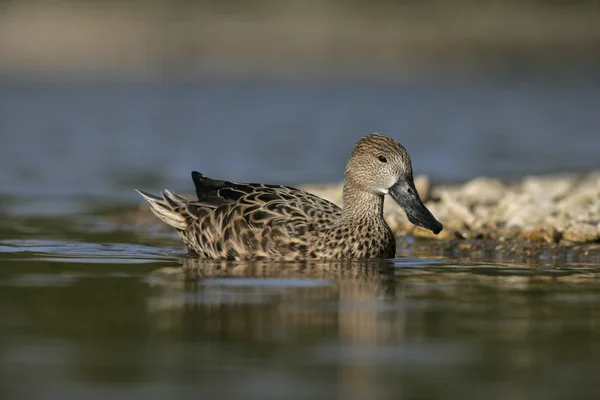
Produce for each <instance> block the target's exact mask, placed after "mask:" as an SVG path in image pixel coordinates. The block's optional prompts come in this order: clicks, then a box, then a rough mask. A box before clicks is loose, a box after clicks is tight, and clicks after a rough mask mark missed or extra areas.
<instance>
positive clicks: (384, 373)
mask: <svg viewBox="0 0 600 400" xmlns="http://www.w3.org/2000/svg"><path fill="white" fill-rule="evenodd" d="M59 244H60V245H59V246H48V243H44V246H46V247H47V248H48V249H47V251H51V252H55V253H53V256H49V254H50V253H47V254H36V253H33V252H27V251H25V250H26V249H24V248H23V247H21V248H17V249H16V250H15V251H16V252H13V253H0V263H2V264H1V266H2V268H0V314H1V315H2V316H3V318H2V319H0V387H6V388H7V389H8V390H7V392H8V393H9V394H10V395H11V396H12V397H13V398H39V397H44V394H45V393H47V391H48V390H52V393H58V394H59V397H60V394H61V393H63V394H66V393H69V394H70V395H73V396H76V397H85V398H98V399H101V398H107V397H110V396H114V395H115V394H116V393H122V391H123V390H125V391H126V392H127V393H128V396H129V397H132V398H136V397H139V398H148V397H161V398H173V397H190V396H197V397H200V398H215V397H244V398H255V399H264V398H267V399H269V398H272V399H276V398H289V397H290V394H294V395H296V396H298V397H311V398H336V397H343V398H350V399H353V398H357V399H358V398H360V399H362V398H375V399H377V398H398V397H400V398H402V397H415V396H416V397H422V398H439V397H444V398H450V399H464V398H489V399H504V398H544V399H552V398H561V397H562V398H574V397H577V398H585V397H586V396H587V394H589V393H596V392H595V391H594V392H592V390H594V388H596V385H597V384H596V382H597V373H596V371H597V370H598V368H600V361H599V360H600V340H599V339H598V338H599V337H600V307H598V304H600V294H598V293H600V290H598V289H600V279H599V278H600V269H598V267H597V266H594V265H586V266H579V267H578V268H554V267H553V268H550V267H544V266H540V267H537V268H529V267H522V266H518V265H497V264H496V265H487V264H455V263H454V264H450V263H447V262H444V261H435V262H433V261H427V260H423V259H394V260H372V261H362V262H361V261H352V262H302V263H277V264H272V263H264V262H263V263H257V262H255V263H243V262H237V263H228V262H213V261H205V260H198V259H190V258H179V259H177V261H175V262H176V264H175V266H173V267H169V268H160V269H158V268H159V267H160V266H161V265H165V262H167V261H166V260H165V259H162V260H160V259H155V260H154V261H153V260H151V259H148V258H147V257H149V255H150V254H151V253H153V252H152V251H150V250H149V249H146V248H140V247H136V246H131V247H130V250H131V252H129V253H128V254H129V255H128V256H127V257H125V258H124V259H123V260H122V262H120V263H114V261H115V260H114V257H115V254H116V253H115V250H117V249H121V248H125V247H127V245H122V246H115V245H113V246H108V247H107V249H108V255H110V257H107V258H102V257H100V258H98V260H97V261H98V262H95V263H93V264H91V263H88V262H86V260H87V259H88V258H89V257H90V256H91V254H80V255H79V256H80V257H81V261H80V262H78V260H77V257H76V254H75V253H74V251H73V248H72V247H71V246H67V245H66V244H65V243H59ZM8 245H12V246H13V247H14V243H12V244H11V243H10V242H8ZM8 247H10V246H8ZM35 248H36V249H37V251H39V250H40V247H39V246H37V247H35ZM85 248H86V247H85V246H84V247H82V249H85ZM136 252H139V253H140V254H141V256H142V257H143V258H142V259H140V261H142V260H143V259H145V263H141V262H140V263H137V262H130V260H129V259H128V257H129V256H131V254H134V253H136ZM95 255H96V256H101V255H102V254H95ZM67 258H68V259H69V262H64V261H65V260H66V259H67ZM171 259H172V258H171ZM170 263H171V265H173V264H172V262H170ZM50 278H52V279H50ZM48 388H50V389H48ZM588 397H589V396H588ZM590 398H594V397H593V396H591V397H590Z"/></svg>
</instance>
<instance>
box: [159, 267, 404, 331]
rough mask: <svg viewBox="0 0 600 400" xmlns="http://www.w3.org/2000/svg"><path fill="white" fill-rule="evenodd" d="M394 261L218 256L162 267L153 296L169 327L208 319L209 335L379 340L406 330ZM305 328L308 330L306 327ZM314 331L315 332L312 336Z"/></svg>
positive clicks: (204, 325)
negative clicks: (245, 259) (263, 259)
mask: <svg viewBox="0 0 600 400" xmlns="http://www.w3.org/2000/svg"><path fill="white" fill-rule="evenodd" d="M393 269H394V268H393V265H392V263H391V262H390V261H388V260H369V261H343V262H342V261H336V262H325V261H323V262H315V261H313V262H299V263H290V262H285V263H265V262H260V263H259V262H238V263H231V262H214V261H206V260H200V259H192V258H189V259H185V260H184V261H183V268H172V269H162V270H160V271H157V273H156V275H155V276H156V277H157V280H156V281H157V282H159V283H160V285H157V286H158V287H159V289H158V290H157V292H156V296H154V297H152V298H151V300H150V303H149V310H150V311H151V312H152V313H154V314H155V315H156V317H157V319H156V321H157V322H158V326H159V327H160V328H162V329H166V330H171V329H182V330H184V331H185V330H186V329H187V328H189V327H190V325H196V324H202V328H203V329H202V330H203V331H204V332H205V334H209V332H212V334H216V333H219V334H220V335H226V336H238V335H239V336H240V337H243V338H248V337H253V338H254V339H260V338H263V339H264V338H269V337H272V335H274V334H277V335H278V336H279V337H280V338H283V339H285V338H286V337H288V338H294V337H299V336H302V337H306V336H305V334H310V332H313V333H317V332H319V336H322V334H323V333H326V332H328V333H329V334H330V335H332V336H335V338H336V339H337V340H342V341H348V342H376V341H379V340H387V339H390V338H391V337H397V336H399V335H401V333H402V329H401V328H402V324H403V319H404V318H403V310H404V307H403V298H402V294H401V293H397V291H398V286H397V285H396V282H395V281H394V274H393ZM300 333H302V334H300ZM309 336H310V335H309Z"/></svg>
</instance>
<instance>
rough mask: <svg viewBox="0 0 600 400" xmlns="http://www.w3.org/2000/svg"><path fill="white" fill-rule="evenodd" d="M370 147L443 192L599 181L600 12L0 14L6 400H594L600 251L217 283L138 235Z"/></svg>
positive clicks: (209, 272) (275, 269)
mask: <svg viewBox="0 0 600 400" xmlns="http://www.w3.org/2000/svg"><path fill="white" fill-rule="evenodd" d="M371 132H385V133H387V134H389V135H391V136H393V137H394V138H396V139H397V140H398V141H400V142H401V143H403V144H404V145H405V147H406V148H407V149H408V151H409V153H410V154H411V156H412V159H413V167H414V171H415V174H416V175H422V174H426V175H428V176H429V177H430V178H431V181H432V182H433V183H434V184H437V183H453V182H464V181H467V180H470V179H472V178H474V177H478V176H482V175H486V176H492V177H498V178H501V179H503V180H518V179H520V178H522V177H523V176H525V175H529V174H551V173H558V172H579V171H589V170H592V169H599V168H600V157H599V150H600V1H598V0H520V1H519V0H512V1H510V0H506V1H501V0H496V1H493V0H490V1H483V0H482V1H475V0H470V1H468V0H458V1H455V0H448V1H442V0H419V1H417V0H395V1H394V0H364V1H357V0H354V1H353V0H346V1H344V0H199V1H191V0H187V1H183V0H111V1H100V0H78V1H76V0H57V1H52V0H0V316H2V317H1V318H0V398H2V399H5V398H6V399H8V398H14V399H29V398H31V399H43V398H60V399H70V398H76V399H79V398H85V399H102V400H104V399H106V398H110V399H116V398H127V399H135V398H140V399H144V400H147V399H153V398H188V397H194V398H207V399H212V398H217V399H219V398H244V399H260V400H264V399H281V398H292V397H293V398H315V399H321V398H325V399H332V398H344V399H388V398H394V399H396V398H406V399H408V398H427V399H428V398H445V399H460V400H464V399H472V398H474V399H480V398H485V399H490V400H495V399H534V398H537V399H544V400H547V399H565V398H566V399H574V398H577V399H588V398H589V399H597V398H598V392H599V390H598V388H599V387H598V372H597V371H598V370H600V339H599V338H600V312H599V311H600V308H599V307H598V304H599V301H600V297H599V295H598V293H600V285H599V282H600V279H599V278H600V270H599V269H598V254H600V250H599V249H600V247H598V246H599V245H598V243H593V244H590V245H589V246H588V247H585V248H582V247H574V248H573V249H571V248H567V250H565V249H562V250H561V249H558V250H557V249H556V248H555V247H553V248H551V249H550V250H548V248H543V247H541V249H540V248H539V247H538V245H539V243H534V244H531V245H529V247H527V246H525V247H523V246H522V242H519V241H517V240H515V241H513V242H510V241H507V242H506V243H504V242H502V243H500V242H499V241H497V242H494V241H490V242H486V241H485V240H479V239H477V240H476V241H477V242H486V243H487V244H489V245H490V246H489V247H482V248H479V249H474V247H471V245H472V244H473V242H474V241H472V240H464V241H461V242H460V243H458V241H456V242H455V241H436V242H434V241H431V240H428V239H422V238H421V239H419V238H414V237H413V236H410V235H409V236H399V237H398V243H399V244H400V246H399V248H398V253H397V255H398V258H396V259H393V260H375V261H374V262H373V263H369V262H365V263H360V262H350V263H298V264H293V263H289V264H286V265H269V264H252V263H250V264H244V263H232V264H228V265H221V264H211V263H210V262H206V261H205V260H197V259H193V258H188V257H186V255H185V250H184V249H183V246H182V243H181V241H180V240H179V238H178V237H177V236H176V233H175V232H173V230H171V229H167V228H166V226H164V224H162V223H160V222H159V221H158V220H157V219H156V218H154V217H153V216H151V215H148V218H149V219H151V220H152V222H149V223H148V224H146V225H144V223H143V221H144V218H143V211H144V210H147V208H146V206H147V205H146V204H143V203H144V201H143V200H142V198H141V197H140V196H139V195H137V194H136V193H135V192H134V191H133V189H134V188H139V189H142V190H146V191H149V192H153V193H156V192H157V191H158V190H160V189H163V188H169V189H172V190H175V191H178V192H181V193H182V194H189V193H193V184H192V181H191V178H190V172H191V171H192V170H199V171H201V172H203V173H205V174H206V175H208V176H211V177H214V178H224V179H229V180H238V181H253V182H257V181H259V182H261V181H262V182H268V183H285V184H290V185H298V184H305V183H308V184H310V183H329V182H339V181H341V180H342V178H343V171H344V166H345V163H346V160H347V158H348V156H349V154H350V151H351V149H352V147H353V146H354V144H355V142H356V141H357V140H358V139H359V138H360V137H361V136H363V135H365V134H367V133H371ZM596 177H597V176H596ZM594 179H596V178H594ZM589 182H592V180H591V179H590V180H589ZM596 182H597V180H595V181H593V182H592V183H590V185H591V186H590V191H591V192H592V193H593V191H594V190H595V188H597V186H593V185H596ZM530 183H531V182H530ZM546 183H547V182H545V181H542V182H541V183H540V184H539V185H538V186H543V187H544V188H546ZM563 183H564V182H560V181H559V182H558V185H559V191H556V190H555V189H556V188H555V187H550V188H549V189H550V190H549V191H550V192H553V193H554V194H552V196H547V198H551V199H552V200H555V199H556V198H558V197H561V198H562V196H563V194H564V193H565V192H566V191H570V190H571V189H572V187H574V186H569V185H567V186H565V185H563ZM592 184H593V185H592ZM529 186H534V187H537V186H535V185H531V184H530V185H529ZM474 187H475V189H473V190H475V191H477V188H479V187H481V186H474ZM484 188H485V186H484ZM492 188H496V193H497V192H498V191H500V192H502V193H503V192H504V191H507V189H506V188H504V187H502V186H500V189H498V186H497V185H496V186H492ZM511 193H513V192H508V194H509V196H507V198H508V200H509V202H510V201H512V202H510V206H511V207H510V208H507V210H516V211H510V212H514V213H515V214H516V212H517V211H518V212H520V214H521V215H523V214H527V213H530V212H531V213H532V214H534V213H533V211H539V210H538V209H537V205H538V204H539V202H538V198H537V197H535V196H529V195H528V194H527V193H526V194H527V196H521V197H522V198H525V199H526V200H527V203H525V204H526V205H527V207H519V204H520V203H518V202H515V201H514V197H512V198H511V197H510V194H511ZM556 193H559V194H560V196H559V194H556ZM586 193H587V192H586ZM586 196H587V194H586ZM582 199H583V200H582ZM574 200H575V201H573V202H565V203H564V204H566V206H565V207H572V208H573V210H574V211H573V212H574V213H575V212H578V210H581V209H584V210H588V209H590V210H591V209H592V208H593V207H594V205H595V204H598V203H593V202H594V201H595V200H597V198H594V197H593V196H592V195H590V196H588V197H585V198H584V197H583V196H581V197H577V196H575V197H574ZM588 200H589V201H588ZM576 202H577V203H576ZM588 203H589V204H588ZM561 204H563V203H561ZM433 205H435V204H433ZM546 205H547V204H546ZM142 206H143V207H144V208H140V207H142ZM440 209H441V208H440ZM464 209H465V207H462V208H459V211H464ZM545 210H547V208H544V209H543V210H542V212H546V211H545ZM594 210H595V213H596V214H594V215H597V213H598V211H599V210H600V208H598V207H597V206H596V208H595V209H594ZM467 211H469V210H467ZM586 212H587V211H586ZM506 213H509V211H506ZM146 214H149V213H146ZM435 214H436V215H438V214H437V212H436V213H435ZM457 214H458V213H457ZM464 214H465V213H464V212H463V214H462V215H464ZM467 214H468V216H472V215H473V214H469V213H467ZM536 214H539V212H538V213H536ZM557 215H558V214H557ZM565 215H566V214H565ZM568 215H571V214H568ZM138 216H139V217H138ZM582 216H583V218H587V217H586V216H587V214H581V215H580V216H579V217H582ZM438 217H439V215H438ZM136 218H139V221H138V220H137V219H136ZM473 218H475V217H473ZM565 218H567V217H565ZM568 218H571V217H570V216H569V217H568ZM599 221H600V220H593V221H586V222H590V224H587V225H585V226H586V227H587V228H589V229H591V230H592V231H593V234H594V235H595V236H594V237H593V238H592V239H591V240H595V241H596V242H597V241H598V237H599V236H598V235H597V230H596V229H595V228H596V225H591V224H592V223H593V224H598V222H599ZM476 222H479V221H476ZM568 222H569V220H567V223H568ZM152 223H154V224H155V225H150V224H152ZM444 223H446V222H445V221H444ZM159 225H160V226H159ZM580 225H583V224H580ZM492 226H494V225H492ZM486 227H487V225H486ZM446 228H448V225H446ZM161 229H162V230H161ZM478 229H479V228H478ZM485 229H488V228H485ZM589 229H588V231H589ZM598 229H600V225H598ZM489 230H493V229H492V228H489ZM448 231H449V229H446V232H448ZM450 232H452V231H450ZM553 232H554V233H556V235H558V232H557V231H556V230H555V231H553ZM551 233H552V231H551ZM477 235H478V233H477V232H475V233H474V234H473V236H467V238H471V237H472V238H479V237H480V236H477ZM556 235H555V236H556ZM451 237H453V236H451ZM556 237H557V236H556ZM542 240H546V239H542ZM551 240H554V239H552V238H551ZM433 243H438V244H440V243H442V244H441V245H439V246H446V244H444V243H447V246H448V247H447V248H445V247H441V248H442V250H439V251H438V252H437V253H436V247H435V244H433ZM547 246H552V245H549V244H548V245H547ZM594 246H595V247H594ZM532 247H534V248H533V250H532ZM430 249H433V250H430ZM445 249H448V252H446V250H445ZM455 249H457V252H455V251H454V250H455ZM488 250H489V251H488ZM554 250H556V251H554ZM457 254H458V255H457ZM442 255H443V257H442ZM588 255H589V256H590V257H589V259H593V260H595V261H594V262H595V264H593V263H591V262H590V263H584V262H583V261H582V258H579V257H580V256H581V257H583V256H586V257H587V256H588ZM594 257H595V258H594ZM425 258H426V259H425ZM169 267H171V268H169ZM182 267H183V268H182ZM532 267H533V268H532ZM182 271H187V272H189V271H191V272H192V273H193V274H197V276H195V277H194V276H192V278H195V279H190V280H184V279H183V277H182V274H183V273H182ZM232 383H233V384H232Z"/></svg>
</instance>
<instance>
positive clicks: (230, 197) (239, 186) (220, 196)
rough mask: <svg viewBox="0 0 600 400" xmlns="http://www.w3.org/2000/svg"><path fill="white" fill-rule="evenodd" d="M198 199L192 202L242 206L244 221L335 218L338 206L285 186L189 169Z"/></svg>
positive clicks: (216, 205) (215, 206) (338, 209)
mask: <svg viewBox="0 0 600 400" xmlns="http://www.w3.org/2000/svg"><path fill="white" fill-rule="evenodd" d="M192 179H193V181H194V185H195V186H196V195H197V196H198V201H195V202H193V204H194V205H197V206H203V207H208V208H212V209H216V208H218V207H220V206H223V205H227V206H231V207H234V208H239V209H243V215H244V217H245V218H246V219H247V221H248V223H249V224H251V225H254V224H252V223H251V222H252V221H253V220H255V221H256V222H257V225H260V226H262V225H263V223H262V222H261V223H258V222H259V221H263V220H265V219H268V218H269V219H272V218H277V217H280V218H290V217H292V218H302V219H319V218H324V217H336V216H337V215H338V214H339V213H340V211H341V210H340V208H339V207H338V206H336V205H335V204H333V203H332V202H330V201H328V200H325V199H323V198H321V197H318V196H315V195H313V194H311V193H308V192H305V191H303V190H300V189H296V188H293V187H289V186H282V185H267V184H262V183H239V182H229V181H221V180H215V179H210V178H207V177H205V176H204V175H202V174H201V173H200V172H197V171H194V172H192Z"/></svg>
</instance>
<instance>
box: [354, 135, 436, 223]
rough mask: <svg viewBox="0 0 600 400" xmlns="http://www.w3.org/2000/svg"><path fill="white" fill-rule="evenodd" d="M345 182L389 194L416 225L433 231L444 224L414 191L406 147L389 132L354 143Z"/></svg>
mask: <svg viewBox="0 0 600 400" xmlns="http://www.w3.org/2000/svg"><path fill="white" fill-rule="evenodd" d="M346 182H347V183H348V184H351V185H352V186H353V187H354V189H355V190H361V191H366V192H369V193H373V194H377V195H380V196H385V195H386V194H389V195H390V196H391V197H392V198H393V199H394V200H395V201H396V202H397V203H398V204H399V205H400V206H401V207H402V208H403V209H404V211H405V212H406V216H407V217H408V220H409V221H410V222H411V223H413V224H415V225H417V226H421V227H423V228H426V229H429V230H430V231H432V232H433V233H435V234H438V233H439V232H440V231H441V230H442V228H443V226H442V224H441V223H440V222H439V221H438V220H436V219H435V217H434V216H433V215H432V214H431V212H430V211H429V210H428V209H427V207H425V205H424V204H423V201H421V198H420V197H419V193H417V189H416V188H415V183H414V181H413V173H412V165H411V162H410V157H409V156H408V153H407V152H406V149H405V148H404V147H403V146H402V145H401V144H400V143H398V142H396V141H395V140H394V139H392V138H391V137H389V136H386V135H382V134H378V133H375V134H371V135H367V136H365V137H363V138H362V139H361V140H359V141H358V143H356V145H355V146H354V150H353V151H352V155H351V156H350V160H348V164H347V166H346Z"/></svg>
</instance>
